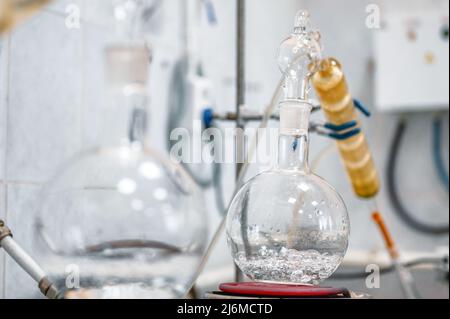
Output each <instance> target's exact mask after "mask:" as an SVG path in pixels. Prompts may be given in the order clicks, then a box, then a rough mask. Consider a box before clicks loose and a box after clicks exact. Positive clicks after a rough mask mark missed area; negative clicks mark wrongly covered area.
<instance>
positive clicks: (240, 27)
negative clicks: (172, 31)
mask: <svg viewBox="0 0 450 319" xmlns="http://www.w3.org/2000/svg"><path fill="white" fill-rule="evenodd" d="M236 8H237V10H236V12H237V16H236V39H237V43H236V57H237V61H236V62H237V63H236V128H237V134H236V163H237V164H236V181H238V179H239V175H240V173H241V170H242V167H243V164H244V163H243V162H244V161H245V142H244V136H243V131H244V129H245V125H244V122H243V121H242V118H241V109H242V107H243V106H244V105H245V13H246V11H245V0H237V2H236ZM243 228H246V225H245V223H243ZM242 230H243V232H242V234H243V236H244V234H246V233H247V230H246V229H242ZM244 240H245V239H244ZM242 279H243V276H242V272H241V271H240V269H239V268H238V267H237V266H235V281H236V282H240V281H242Z"/></svg>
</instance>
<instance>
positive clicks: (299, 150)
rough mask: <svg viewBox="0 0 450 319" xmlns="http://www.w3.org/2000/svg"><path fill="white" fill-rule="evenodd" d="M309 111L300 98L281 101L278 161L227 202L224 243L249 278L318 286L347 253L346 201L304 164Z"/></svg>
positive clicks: (306, 159) (306, 149)
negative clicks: (225, 238)
mask: <svg viewBox="0 0 450 319" xmlns="http://www.w3.org/2000/svg"><path fill="white" fill-rule="evenodd" d="M310 110H311V106H310V105H309V104H307V103H302V102H299V101H287V102H285V103H283V104H282V105H281V111H280V113H281V114H280V115H281V130H280V138H279V163H278V166H277V167H275V168H274V169H272V170H270V171H267V172H264V173H262V174H260V175H258V176H256V177H255V178H253V179H251V180H250V181H249V182H248V183H246V184H245V185H244V186H243V187H242V188H241V189H240V191H239V192H238V193H237V195H236V196H235V198H234V200H233V202H232V204H231V206H230V209H229V212H228V220H227V236H228V244H229V246H230V248H231V251H232V255H233V258H234V261H235V263H236V264H237V265H238V266H239V268H240V269H241V270H242V272H243V273H244V274H245V275H246V276H247V277H249V278H250V279H252V280H257V281H265V282H276V283H294V284H314V285H316V284H319V283H320V282H321V281H323V280H325V279H327V278H328V277H330V276H331V275H332V274H333V272H334V271H335V270H336V269H337V268H338V266H339V265H340V263H341V261H342V259H343V257H344V255H345V253H346V250H347V246H348V236H349V220H348V215H347V209H346V207H345V204H344V202H343V201H342V199H341V197H340V196H339V194H338V193H337V192H336V191H335V190H334V189H333V187H331V186H330V185H329V184H328V183H327V182H326V181H325V180H323V179H322V178H320V177H318V176H316V175H314V174H313V173H311V171H310V169H309V167H308V133H307V132H308V123H309V113H310Z"/></svg>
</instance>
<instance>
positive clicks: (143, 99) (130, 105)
mask: <svg viewBox="0 0 450 319" xmlns="http://www.w3.org/2000/svg"><path fill="white" fill-rule="evenodd" d="M105 60H106V63H105V64H106V65H105V66H106V70H105V71H106V72H105V73H106V89H107V96H108V101H107V103H106V104H107V108H106V109H105V110H104V114H105V116H104V119H103V121H104V128H103V130H102V145H105V144H106V145H109V146H116V145H122V146H123V145H130V144H136V143H141V144H142V143H143V142H144V139H145V136H146V133H147V117H148V116H147V104H148V99H149V98H148V81H149V66H150V61H151V52H150V50H149V48H148V47H147V46H146V45H142V44H135V43H134V44H133V43H127V44H119V45H113V46H109V47H107V49H106V55H105Z"/></svg>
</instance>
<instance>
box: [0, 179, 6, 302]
mask: <svg viewBox="0 0 450 319" xmlns="http://www.w3.org/2000/svg"><path fill="white" fill-rule="evenodd" d="M0 219H3V220H5V219H6V194H5V185H4V184H3V182H1V181H0ZM4 296H5V252H4V251H2V250H0V298H4Z"/></svg>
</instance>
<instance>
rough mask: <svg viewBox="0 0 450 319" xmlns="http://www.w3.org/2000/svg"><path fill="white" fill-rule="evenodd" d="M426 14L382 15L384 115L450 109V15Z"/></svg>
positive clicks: (379, 99)
mask: <svg viewBox="0 0 450 319" xmlns="http://www.w3.org/2000/svg"><path fill="white" fill-rule="evenodd" d="M427 9H428V10H419V9H418V8H413V9H411V8H407V7H406V8H404V10H401V11H399V10H396V11H393V12H382V24H381V28H380V29H379V30H377V31H376V32H375V63H376V80H375V85H376V89H375V91H376V92H375V93H376V94H375V98H376V105H377V108H378V109H379V110H380V111H386V112H396V111H427V110H428V111H429V110H445V109H448V105H449V39H448V22H449V19H448V11H443V10H442V8H435V9H430V8H427Z"/></svg>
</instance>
